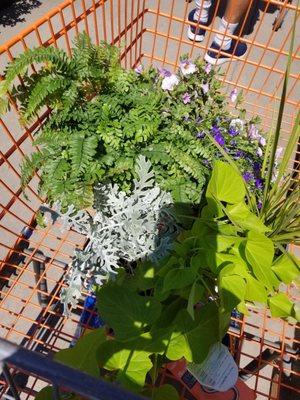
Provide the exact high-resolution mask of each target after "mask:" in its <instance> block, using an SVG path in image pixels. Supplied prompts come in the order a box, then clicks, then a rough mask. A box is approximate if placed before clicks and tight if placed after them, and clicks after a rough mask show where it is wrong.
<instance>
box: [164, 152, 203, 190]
mask: <svg viewBox="0 0 300 400" xmlns="http://www.w3.org/2000/svg"><path fill="white" fill-rule="evenodd" d="M166 150H167V152H168V153H169V154H170V156H171V157H172V158H173V160H174V162H175V163H177V164H178V165H179V166H180V168H182V169H183V170H184V171H185V172H186V173H187V174H188V175H189V176H191V177H193V178H194V179H196V180H197V181H198V182H199V183H200V184H202V183H204V182H205V172H206V168H205V167H204V166H203V165H202V164H201V162H200V161H198V160H197V159H195V158H194V157H192V156H191V155H189V154H187V153H185V152H183V151H181V150H180V149H178V148H176V147H174V146H173V145H168V146H166Z"/></svg>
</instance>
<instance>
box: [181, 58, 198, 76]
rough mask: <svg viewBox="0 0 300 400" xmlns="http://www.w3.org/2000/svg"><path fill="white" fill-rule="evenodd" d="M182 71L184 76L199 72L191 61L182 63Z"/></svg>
mask: <svg viewBox="0 0 300 400" xmlns="http://www.w3.org/2000/svg"><path fill="white" fill-rule="evenodd" d="M180 71H181V73H182V75H184V76H187V75H190V74H193V73H194V72H196V71H197V67H196V65H195V64H193V63H192V62H191V61H189V60H182V61H180Z"/></svg>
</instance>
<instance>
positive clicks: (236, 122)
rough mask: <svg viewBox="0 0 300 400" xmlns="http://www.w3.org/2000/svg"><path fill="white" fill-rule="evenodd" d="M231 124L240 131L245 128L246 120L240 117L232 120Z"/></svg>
mask: <svg viewBox="0 0 300 400" xmlns="http://www.w3.org/2000/svg"><path fill="white" fill-rule="evenodd" d="M229 125H230V126H232V127H233V128H235V129H237V130H238V131H241V130H242V129H243V128H244V121H243V120H241V119H239V118H235V119H232V120H231V122H230V124H229Z"/></svg>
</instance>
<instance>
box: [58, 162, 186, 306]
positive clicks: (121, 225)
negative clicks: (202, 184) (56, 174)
mask: <svg viewBox="0 0 300 400" xmlns="http://www.w3.org/2000/svg"><path fill="white" fill-rule="evenodd" d="M135 172H136V176H137V179H135V180H134V187H133V191H132V194H131V195H129V196H127V195H126V193H124V192H122V191H120V189H119V187H118V186H117V185H111V184H109V185H98V186H97V187H96V200H97V201H96V203H95V206H96V211H97V212H96V214H95V215H94V216H93V218H91V217H90V216H89V214H88V213H87V212H86V211H80V212H76V209H75V207H74V206H69V207H68V209H67V210H66V211H65V212H63V211H62V209H61V205H60V204H59V203H58V202H57V203H55V204H54V206H53V210H54V213H55V219H57V218H60V219H61V221H62V224H63V229H69V228H73V229H74V230H76V231H78V232H79V233H82V234H84V235H86V237H87V238H88V239H89V243H88V245H87V246H86V248H85V249H84V250H80V251H79V250H77V251H76V253H75V257H74V260H73V263H72V268H71V271H70V273H69V274H68V276H67V284H68V287H67V289H64V290H63V291H62V293H61V298H62V301H63V303H64V305H65V312H67V309H68V306H69V305H75V304H76V302H77V300H78V297H79V296H80V294H81V286H82V284H81V282H82V281H83V280H84V281H85V284H87V285H90V284H91V283H94V282H96V283H98V284H99V283H101V282H102V281H103V280H106V279H107V278H108V277H111V276H113V275H115V274H116V273H117V269H118V268H119V266H120V265H121V264H122V263H123V264H124V263H132V262H133V261H137V260H139V259H144V258H146V257H148V258H149V259H151V260H152V261H156V260H159V259H160V258H162V257H163V256H164V255H166V254H167V252H168V250H169V249H170V248H171V244H172V240H173V239H174V237H175V236H176V235H177V234H178V227H177V225H176V223H175V219H174V217H173V214H172V209H171V205H172V198H171V196H170V195H169V194H168V193H166V192H164V191H162V190H160V188H159V186H158V185H157V184H156V183H155V176H154V172H153V170H152V168H151V163H150V162H149V161H147V160H146V158H145V157H143V156H139V157H138V159H137V162H136V166H135ZM50 215H53V213H52V214H50Z"/></svg>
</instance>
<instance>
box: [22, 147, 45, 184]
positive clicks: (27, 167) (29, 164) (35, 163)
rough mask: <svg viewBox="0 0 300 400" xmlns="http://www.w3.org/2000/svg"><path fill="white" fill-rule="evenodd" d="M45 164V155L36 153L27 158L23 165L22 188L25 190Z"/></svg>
mask: <svg viewBox="0 0 300 400" xmlns="http://www.w3.org/2000/svg"><path fill="white" fill-rule="evenodd" d="M43 163H44V155H43V153H41V152H36V153H33V154H31V155H30V156H25V157H24V159H23V162H22V164H21V187H22V189H25V187H26V186H27V185H28V183H29V182H30V181H31V179H32V178H33V176H34V174H35V172H37V171H38V170H39V169H40V168H41V166H42V165H43Z"/></svg>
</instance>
